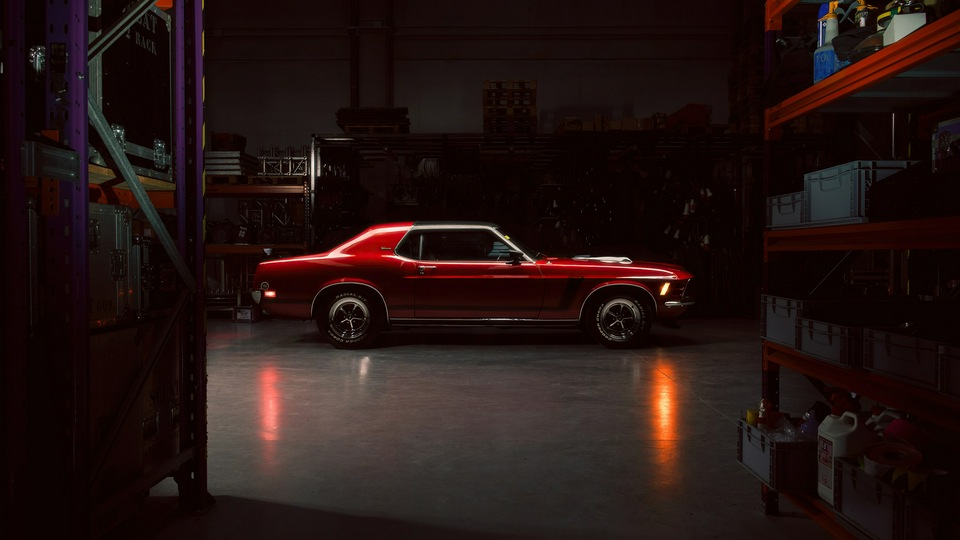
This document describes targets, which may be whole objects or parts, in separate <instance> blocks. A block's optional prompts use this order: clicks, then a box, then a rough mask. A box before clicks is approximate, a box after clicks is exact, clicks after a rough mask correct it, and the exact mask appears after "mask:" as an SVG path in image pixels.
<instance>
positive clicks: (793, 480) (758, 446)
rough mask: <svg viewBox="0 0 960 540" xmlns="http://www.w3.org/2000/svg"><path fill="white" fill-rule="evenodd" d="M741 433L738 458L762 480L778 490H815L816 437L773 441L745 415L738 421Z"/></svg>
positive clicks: (738, 443)
mask: <svg viewBox="0 0 960 540" xmlns="http://www.w3.org/2000/svg"><path fill="white" fill-rule="evenodd" d="M785 421H789V419H785ZM737 435H738V440H737V461H739V462H740V464H741V465H743V466H744V467H746V468H747V470H749V471H750V472H752V473H753V474H754V475H755V476H756V477H757V478H759V479H760V481H761V482H763V483H764V484H766V485H767V486H769V487H770V488H771V489H774V490H776V491H807V492H810V493H813V492H815V490H816V489H817V461H816V459H817V442H816V441H773V440H771V439H770V437H769V436H768V434H767V433H766V432H764V431H760V430H759V429H758V428H755V427H753V426H751V425H750V424H748V423H747V421H746V420H743V419H741V420H739V423H738V424H737Z"/></svg>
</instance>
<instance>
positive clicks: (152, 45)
mask: <svg viewBox="0 0 960 540" xmlns="http://www.w3.org/2000/svg"><path fill="white" fill-rule="evenodd" d="M158 20H159V17H157V16H156V15H154V14H153V13H147V14H146V15H144V16H143V17H140V18H139V19H137V25H136V26H138V27H140V28H142V29H143V33H141V31H140V29H139V28H134V29H131V30H127V32H126V38H127V39H131V40H133V42H134V43H136V44H137V46H138V47H140V48H142V49H144V50H146V51H149V52H150V54H152V55H154V56H157V41H156V40H155V39H153V38H151V37H147V34H153V35H156V33H157V21H158Z"/></svg>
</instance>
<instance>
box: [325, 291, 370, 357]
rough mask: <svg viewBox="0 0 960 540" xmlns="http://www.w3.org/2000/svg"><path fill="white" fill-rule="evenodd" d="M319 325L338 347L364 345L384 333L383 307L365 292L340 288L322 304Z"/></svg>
mask: <svg viewBox="0 0 960 540" xmlns="http://www.w3.org/2000/svg"><path fill="white" fill-rule="evenodd" d="M317 328H318V329H319V330H320V333H322V334H323V335H324V337H325V338H326V340H327V342H328V343H330V344H331V345H333V346H334V347H336V348H338V349H363V348H366V347H369V346H370V345H372V344H373V342H374V341H376V339H377V337H378V336H379V335H380V330H381V329H382V328H383V310H382V309H380V304H379V303H378V302H376V301H373V302H371V301H370V300H369V298H368V296H367V294H366V293H364V292H360V291H357V290H348V291H343V292H339V293H337V294H335V295H334V296H332V297H331V298H329V299H328V300H327V301H326V302H324V304H323V305H322V306H321V309H320V311H319V312H318V313H317Z"/></svg>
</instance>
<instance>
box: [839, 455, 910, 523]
mask: <svg viewBox="0 0 960 540" xmlns="http://www.w3.org/2000/svg"><path fill="white" fill-rule="evenodd" d="M834 475H835V484H836V489H835V490H834V492H833V495H834V499H833V508H834V510H836V511H837V513H839V514H840V515H841V516H843V518H844V519H846V520H847V521H849V522H850V523H852V524H853V525H854V526H856V527H857V528H858V529H860V530H862V531H863V532H865V533H867V535H869V536H870V538H876V539H877V540H894V539H899V538H903V501H904V496H903V494H902V493H901V492H900V490H898V489H896V488H895V487H893V486H892V485H890V484H888V483H887V482H885V481H884V480H883V479H882V478H878V477H876V476H873V475H871V474H867V473H866V472H865V471H864V470H863V469H861V468H860V466H859V465H858V464H857V462H856V461H853V460H848V459H837V460H836V466H835V467H834Z"/></svg>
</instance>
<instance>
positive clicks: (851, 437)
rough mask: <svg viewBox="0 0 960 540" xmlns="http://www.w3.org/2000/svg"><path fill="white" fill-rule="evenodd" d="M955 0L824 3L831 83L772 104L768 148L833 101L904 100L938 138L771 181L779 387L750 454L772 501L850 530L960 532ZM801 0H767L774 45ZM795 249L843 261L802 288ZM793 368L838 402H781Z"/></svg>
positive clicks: (772, 359)
mask: <svg viewBox="0 0 960 540" xmlns="http://www.w3.org/2000/svg"><path fill="white" fill-rule="evenodd" d="M948 4H949V3H946V2H939V3H931V2H927V3H926V4H924V3H923V2H909V1H902V2H894V3H892V4H889V5H884V6H878V7H877V8H876V9H874V6H872V5H870V4H869V3H868V2H858V1H853V2H836V3H829V4H825V5H823V6H822V7H821V6H813V7H815V8H819V9H820V13H818V16H817V18H816V19H815V20H816V24H817V26H818V27H819V28H818V29H819V32H817V34H819V35H818V42H817V44H816V49H815V50H813V51H812V53H813V58H814V62H813V69H812V71H813V73H811V79H812V80H813V81H815V82H813V83H812V84H811V85H809V86H808V87H806V88H803V89H800V90H799V91H797V92H796V93H795V94H793V95H791V96H789V97H787V98H786V99H783V100H782V101H780V102H778V103H774V104H772V105H771V106H769V107H768V108H767V109H766V111H765V119H766V122H765V138H766V140H767V143H768V158H767V159H768V161H770V160H771V157H770V156H773V155H775V152H776V150H774V149H776V148H777V145H788V144H789V142H785V140H786V139H789V138H790V137H791V136H792V135H791V129H792V126H793V123H794V122H795V121H799V120H803V119H806V118H807V117H809V116H812V115H819V114H835V113H836V114H841V113H850V112H856V113H869V114H880V115H882V114H889V115H890V117H891V118H892V119H893V120H892V122H891V123H892V124H893V125H894V129H893V131H894V133H893V134H892V135H891V138H894V139H895V138H896V137H897V136H898V133H900V132H901V131H902V130H907V129H912V130H913V131H914V132H915V133H918V134H919V135H918V137H927V140H926V141H925V142H926V144H929V147H926V145H925V144H920V145H918V144H916V140H914V143H913V144H911V145H909V146H907V147H904V146H901V147H900V148H899V149H897V150H898V151H895V150H893V148H895V147H896V144H895V143H891V148H892V149H891V150H890V155H888V156H883V159H881V157H880V156H877V155H870V156H856V157H860V158H861V159H854V160H848V161H842V162H833V163H825V165H828V166H824V167H817V168H812V169H807V170H804V171H803V174H802V189H800V190H792V191H788V192H778V191H776V190H775V189H773V188H770V186H771V185H772V184H774V183H776V179H773V180H771V179H770V178H767V179H766V185H767V186H768V188H770V189H769V190H768V195H769V196H768V197H767V200H766V202H767V207H766V217H767V222H766V225H767V227H766V228H767V230H766V232H765V234H764V242H763V243H764V246H763V247H764V267H765V271H764V274H765V280H764V288H763V294H761V298H760V300H761V302H760V303H761V305H760V314H761V337H762V345H761V347H762V357H763V373H762V374H763V376H762V389H761V395H762V399H761V401H760V402H759V404H755V405H753V409H752V410H748V413H747V415H746V418H744V419H742V420H741V421H740V423H739V427H738V437H739V441H738V454H737V458H738V460H739V461H740V462H741V463H742V464H743V465H744V466H745V467H746V468H747V469H749V470H751V471H752V472H753V473H754V474H755V475H756V476H757V477H759V478H760V479H761V481H762V499H763V500H762V502H763V506H764V509H765V511H766V512H767V513H775V512H777V511H778V503H779V498H778V497H779V495H781V494H783V495H785V496H787V497H788V498H789V499H790V500H791V501H793V502H794V503H795V504H797V505H798V506H799V507H800V508H802V509H804V510H806V511H807V512H808V514H809V515H810V516H811V517H812V518H813V519H815V520H817V521H818V522H820V523H821V524H822V525H823V526H824V527H825V528H827V529H828V530H830V531H831V532H833V533H834V534H835V535H837V536H850V535H851V532H852V531H857V532H858V533H859V534H865V535H867V536H868V537H871V538H941V537H942V538H947V537H949V538H954V537H957V536H958V534H960V521H957V513H956V509H957V508H958V505H960V481H958V479H957V474H958V473H960V471H957V470H956V469H955V468H954V466H953V463H952V462H953V459H952V456H954V455H956V450H957V443H958V436H957V434H958V433H960V341H958V339H960V338H958V336H960V332H958V330H960V328H958V324H960V317H958V314H960V313H958V309H957V303H956V302H957V298H956V296H957V289H958V287H957V285H958V281H960V271H958V270H960V265H957V263H956V262H957V250H960V217H958V211H957V209H956V204H955V201H956V200H957V195H958V194H960V193H958V192H960V190H958V189H957V186H958V182H957V179H958V178H957V176H958V175H960V155H958V146H960V142H958V135H960V129H958V128H960V118H958V117H960V111H958V110H957V109H956V108H955V107H956V106H955V105H953V102H954V101H955V96H956V95H957V92H958V90H960V82H958V81H960V11H951V9H950V8H951V6H950V5H948ZM798 7H803V6H798V2H796V1H778V0H771V1H770V2H768V3H767V5H766V30H767V38H766V39H767V43H768V44H772V43H774V42H775V41H776V40H777V39H778V35H779V34H780V32H781V30H782V26H781V24H782V21H783V19H784V17H785V16H786V15H787V14H788V13H789V12H790V11H791V10H794V9H797V8H798ZM834 33H836V35H834ZM830 38H836V39H830ZM904 88H908V89H909V91H907V92H904V91H903V90H904ZM951 98H953V99H951ZM905 111H910V112H909V115H908V114H907V113H906V112H905ZM904 116H907V117H908V119H909V120H908V121H906V122H905V121H904V120H903V118H904ZM898 120H899V122H900V124H898V123H897V122H898ZM921 141H922V139H921ZM770 170H774V168H772V167H769V165H768V171H770ZM768 176H769V174H768ZM951 203H952V204H951ZM791 256H799V257H801V259H789V257H791ZM783 258H787V261H788V264H790V262H793V261H796V260H803V261H804V263H803V264H808V263H807V261H810V260H814V259H825V263H823V264H822V265H821V267H822V268H824V269H825V270H824V272H823V278H822V279H820V277H819V276H818V277H817V278H816V279H814V280H813V281H811V283H812V284H813V286H812V287H809V286H808V287H804V288H792V287H790V286H789V285H790V283H791V282H792V281H795V279H794V278H793V277H787V278H784V276H783V275H781V274H782V273H783V268H784V265H783V260H782V259H783ZM810 264H811V266H813V267H817V266H816V264H815V263H810ZM782 368H785V369H789V370H793V371H796V372H799V373H802V374H804V375H806V376H807V378H808V379H810V380H811V382H812V383H813V384H815V385H816V386H817V388H818V390H820V392H821V394H822V395H823V400H822V401H818V402H817V403H815V404H812V405H811V406H810V407H809V409H808V410H807V411H795V412H794V414H790V413H789V412H781V411H779V401H780V400H779V375H780V370H781V369H782Z"/></svg>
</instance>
